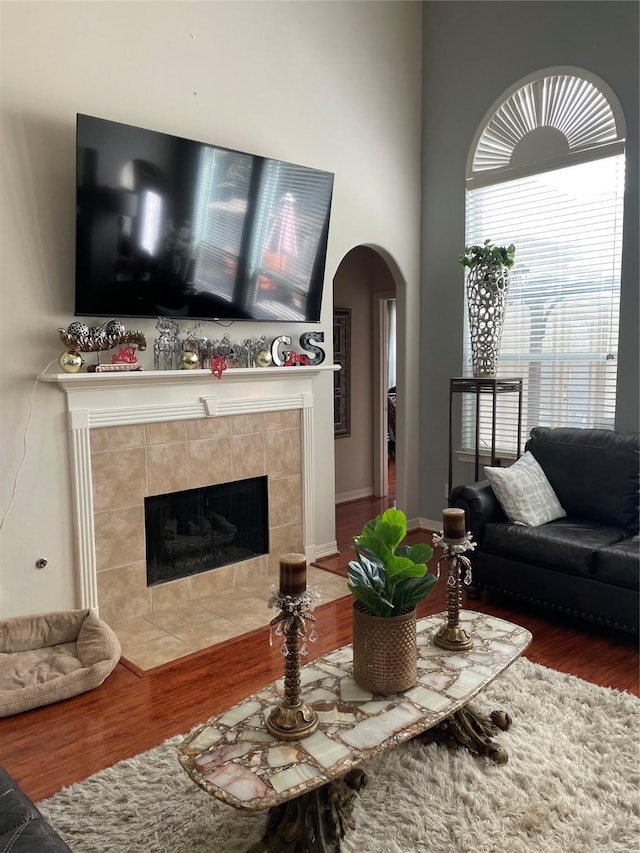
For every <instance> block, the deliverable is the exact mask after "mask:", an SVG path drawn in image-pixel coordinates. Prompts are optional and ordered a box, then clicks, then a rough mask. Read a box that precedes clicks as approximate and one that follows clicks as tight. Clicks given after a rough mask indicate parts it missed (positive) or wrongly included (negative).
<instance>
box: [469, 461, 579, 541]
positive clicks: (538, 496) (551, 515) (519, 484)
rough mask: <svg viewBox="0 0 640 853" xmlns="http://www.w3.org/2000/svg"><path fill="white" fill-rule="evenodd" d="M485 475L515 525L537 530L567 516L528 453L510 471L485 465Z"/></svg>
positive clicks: (537, 465)
mask: <svg viewBox="0 0 640 853" xmlns="http://www.w3.org/2000/svg"><path fill="white" fill-rule="evenodd" d="M484 473H485V476H486V478H487V480H488V481H489V482H490V483H491V488H492V489H493V491H494V492H495V495H496V497H497V498H498V500H499V502H500V505H501V506H502V508H503V510H504V512H505V515H506V516H507V518H508V519H509V521H511V522H513V523H514V524H524V525H526V526H527V527H536V526H537V525H538V524H546V523H547V522H548V521H554V520H555V519H556V518H563V517H564V516H565V515H566V512H565V511H564V509H563V508H562V506H561V505H560V502H559V501H558V498H557V497H556V493H555V492H554V491H553V489H552V488H551V486H550V484H549V480H548V479H547V478H546V476H545V473H544V471H543V470H542V468H541V467H540V464H539V463H538V461H537V460H536V458H535V456H532V454H531V453H529V452H526V453H524V454H523V455H522V456H521V457H520V459H518V460H517V462H514V464H513V465H511V466H510V467H509V468H490V467H489V466H485V469H484Z"/></svg>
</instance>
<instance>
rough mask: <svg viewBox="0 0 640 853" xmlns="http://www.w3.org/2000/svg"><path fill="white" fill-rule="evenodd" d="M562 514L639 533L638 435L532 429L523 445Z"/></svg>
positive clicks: (639, 465)
mask: <svg viewBox="0 0 640 853" xmlns="http://www.w3.org/2000/svg"><path fill="white" fill-rule="evenodd" d="M525 449H526V450H528V451H530V452H531V453H532V454H533V455H534V456H535V458H536V459H537V460H538V462H539V463H540V465H541V466H542V469H543V470H544V472H545V474H546V475H547V478H548V479H549V482H550V483H551V485H552V487H553V490H554V491H555V493H556V495H557V496H558V500H559V501H560V503H561V504H562V506H563V507H564V508H565V510H566V512H567V515H568V516H570V517H572V518H581V519H585V520H588V521H595V522H598V523H600V524H609V525H613V526H614V527H622V528H626V529H627V530H630V531H633V532H637V531H638V511H639V483H640V475H639V471H640V448H639V443H638V434H637V433H621V432H613V431H612V430H606V429H567V428H556V429H552V428H549V427H536V428H534V429H532V430H531V438H530V439H529V441H528V442H527V444H526V448H525Z"/></svg>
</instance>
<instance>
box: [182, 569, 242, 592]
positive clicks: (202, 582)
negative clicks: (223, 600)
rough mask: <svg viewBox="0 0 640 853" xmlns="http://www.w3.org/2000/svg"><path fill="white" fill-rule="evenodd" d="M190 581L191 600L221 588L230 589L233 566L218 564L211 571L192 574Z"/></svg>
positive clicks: (231, 586)
mask: <svg viewBox="0 0 640 853" xmlns="http://www.w3.org/2000/svg"><path fill="white" fill-rule="evenodd" d="M189 580H190V582H191V595H190V598H191V599H192V600H196V601H197V600H198V599H200V598H205V597H206V596H208V595H216V594H217V593H218V592H220V591H221V590H223V589H232V588H233V587H234V586H235V572H234V566H232V565H231V566H219V567H218V568H217V569H214V571H212V572H202V573H201V574H199V575H192V576H191V577H190V578H189Z"/></svg>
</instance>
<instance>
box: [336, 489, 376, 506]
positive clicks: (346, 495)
mask: <svg viewBox="0 0 640 853" xmlns="http://www.w3.org/2000/svg"><path fill="white" fill-rule="evenodd" d="M371 497H373V486H367V487H366V488H364V489H356V490H355V491H354V492H343V493H342V494H341V495H336V505H337V504H346V503H349V502H350V501H359V500H362V498H371Z"/></svg>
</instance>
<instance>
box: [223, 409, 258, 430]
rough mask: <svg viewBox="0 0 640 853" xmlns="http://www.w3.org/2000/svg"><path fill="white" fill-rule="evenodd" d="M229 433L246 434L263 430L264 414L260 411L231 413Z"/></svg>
mask: <svg viewBox="0 0 640 853" xmlns="http://www.w3.org/2000/svg"><path fill="white" fill-rule="evenodd" d="M229 420H230V421H231V435H248V434H250V433H260V432H263V431H264V415H263V414H262V412H252V413H250V414H246V415H232V416H231V418H230V419H229Z"/></svg>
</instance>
